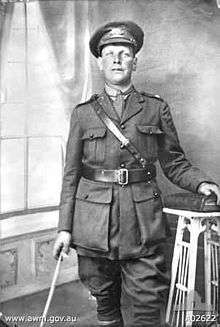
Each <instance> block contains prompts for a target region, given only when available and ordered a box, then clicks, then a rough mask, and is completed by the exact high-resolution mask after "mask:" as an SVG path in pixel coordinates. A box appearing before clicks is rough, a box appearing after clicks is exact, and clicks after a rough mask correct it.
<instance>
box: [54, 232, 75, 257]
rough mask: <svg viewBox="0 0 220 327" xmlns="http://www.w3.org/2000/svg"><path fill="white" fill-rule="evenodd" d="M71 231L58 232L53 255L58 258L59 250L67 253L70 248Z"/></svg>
mask: <svg viewBox="0 0 220 327" xmlns="http://www.w3.org/2000/svg"><path fill="white" fill-rule="evenodd" d="M70 241H71V233H69V232H67V231H61V232H59V233H58V235H57V238H56V240H55V243H54V247H53V256H54V258H55V259H56V260H58V258H59V255H60V252H61V251H63V252H64V253H66V254H68V253H69V250H70Z"/></svg>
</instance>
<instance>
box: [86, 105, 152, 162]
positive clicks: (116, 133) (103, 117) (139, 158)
mask: <svg viewBox="0 0 220 327" xmlns="http://www.w3.org/2000/svg"><path fill="white" fill-rule="evenodd" d="M91 105H92V107H93V109H94V111H95V113H96V114H97V116H98V117H99V118H100V119H101V121H102V122H103V123H104V124H105V126H106V127H107V128H108V130H109V131H110V132H111V133H112V134H113V135H114V136H115V137H116V138H117V140H118V141H119V142H120V143H121V148H124V147H125V148H126V149H127V150H128V151H129V152H130V154H131V155H132V156H133V157H134V158H135V159H136V160H137V161H138V162H139V163H140V164H141V166H142V167H143V168H146V165H147V164H150V162H147V159H145V158H144V157H143V156H142V155H141V153H140V152H139V150H138V149H137V148H136V146H135V145H134V144H132V143H131V141H130V140H129V139H128V138H126V137H125V136H124V135H123V134H122V132H121V131H120V129H119V128H118V127H117V126H116V125H115V123H114V122H113V121H112V120H111V118H109V116H108V115H107V114H106V112H105V111H104V109H103V108H102V106H101V104H100V103H99V102H98V101H97V100H96V99H93V101H92V102H91Z"/></svg>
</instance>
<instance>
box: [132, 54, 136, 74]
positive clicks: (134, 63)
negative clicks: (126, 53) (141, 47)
mask: <svg viewBox="0 0 220 327" xmlns="http://www.w3.org/2000/svg"><path fill="white" fill-rule="evenodd" d="M136 69H137V57H134V60H133V64H132V70H133V71H135V70H136Z"/></svg>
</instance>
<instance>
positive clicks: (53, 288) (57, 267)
mask: <svg viewBox="0 0 220 327" xmlns="http://www.w3.org/2000/svg"><path fill="white" fill-rule="evenodd" d="M62 258H63V252H62V251H61V252H60V255H59V258H58V261H57V265H56V269H55V271H54V275H53V279H52V283H51V286H50V291H49V295H48V298H47V302H46V305H45V308H44V312H43V315H42V317H41V323H40V327H43V326H44V324H45V322H46V318H47V313H48V310H49V307H50V303H51V301H52V298H53V294H54V290H55V287H56V281H57V277H58V275H59V271H60V263H61V260H62Z"/></svg>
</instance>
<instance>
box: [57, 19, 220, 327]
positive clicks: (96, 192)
mask: <svg viewBox="0 0 220 327" xmlns="http://www.w3.org/2000/svg"><path fill="white" fill-rule="evenodd" d="M143 37H144V34H143V31H142V29H141V28H140V27H139V26H138V25H136V24H135V23H133V22H112V23H109V24H107V25H105V26H104V27H101V28H100V29H98V30H97V31H96V32H95V34H94V35H93V36H92V38H91V40H90V49H91V52H92V53H93V55H94V56H95V57H96V58H97V62H98V66H99V69H100V71H101V72H102V74H103V78H104V83H105V84H104V91H103V92H102V94H100V95H98V96H93V97H92V98H91V99H90V100H89V101H87V102H86V103H83V104H80V105H78V106H77V107H76V108H75V109H74V110H73V113H72V116H71V123H70V132H69V139H68V143H67V152H66V164H65V170H64V178H63V187H62V194H61V203H60V221H59V233H58V236H57V240H56V242H55V246H54V256H55V257H56V258H57V257H58V255H59V253H60V251H61V249H62V248H63V250H64V251H65V252H66V253H68V250H69V247H70V246H73V247H74V248H76V251H77V254H78V263H79V276H80V278H81V280H82V282H83V283H84V284H85V285H86V286H87V287H88V288H89V289H90V291H91V294H92V295H93V296H95V297H96V299H97V313H98V321H99V325H100V326H111V327H113V326H114V327H116V326H132V327H135V326H153V327H162V326H164V325H165V318H164V312H165V305H166V295H167V290H168V285H169V273H168V271H167V269H166V265H165V259H164V252H163V251H164V248H165V243H164V242H165V240H166V238H167V236H168V235H169V228H168V226H167V222H166V219H165V217H164V216H163V215H162V202H161V196H160V190H159V188H158V186H157V182H156V170H155V166H154V163H155V162H156V161H157V160H159V162H160V165H161V167H162V169H163V171H164V173H165V175H166V176H167V177H168V178H169V179H170V180H171V181H172V182H173V183H175V184H177V185H179V186H180V187H182V188H185V189H187V190H189V191H192V192H199V193H203V194H206V195H208V194H211V192H214V193H215V194H216V195H217V198H218V202H220V191H219V188H218V186H217V185H216V184H214V183H212V182H209V181H210V179H209V178H208V177H207V176H205V175H204V174H203V173H202V172H201V171H200V170H199V169H198V168H195V167H193V166H192V165H191V164H190V163H189V162H188V161H187V159H186V158H185V155H184V153H183V150H182V149H181V147H180V145H179V141H178V137H177V133H176V129H175V127H174V124H173V121H172V117H171V114H170V110H169V106H168V105H167V103H166V102H164V101H163V100H162V99H161V98H160V97H158V96H154V95H151V94H147V93H144V92H139V91H137V90H136V89H135V88H134V86H133V84H132V81H131V77H132V73H133V71H135V70H136V65H137V58H136V53H137V52H138V51H139V50H140V48H141V46H142V44H143ZM97 105H98V108H99V110H98V111H100V110H101V111H102V110H103V111H104V112H105V113H106V114H107V115H108V117H109V118H110V119H111V120H112V122H113V123H114V124H115V125H116V126H117V127H118V128H119V130H120V131H121V132H122V133H123V134H124V136H125V137H126V138H127V139H129V140H130V141H131V142H132V144H134V145H135V147H136V149H137V150H138V151H139V153H138V154H137V155H136V157H135V156H133V155H132V154H131V153H130V152H129V151H128V149H127V148H126V146H121V143H120V142H119V140H118V139H117V138H116V137H115V136H114V135H113V133H112V132H111V131H109V129H108V128H107V127H106V125H105V123H103V121H102V119H100V117H99V115H98V112H97V111H95V106H96V107H97ZM143 163H144V164H143Z"/></svg>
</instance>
